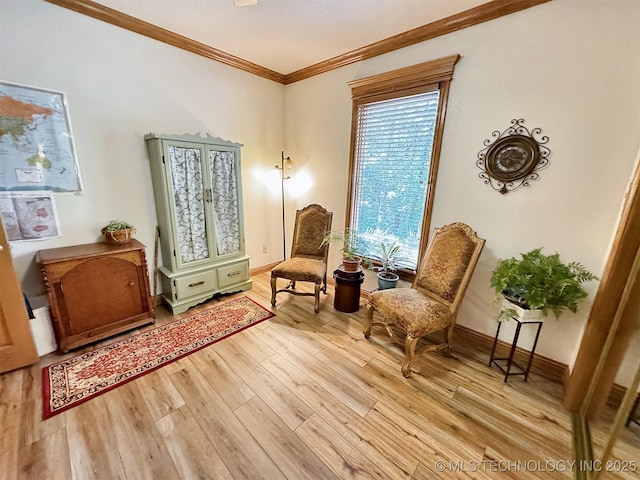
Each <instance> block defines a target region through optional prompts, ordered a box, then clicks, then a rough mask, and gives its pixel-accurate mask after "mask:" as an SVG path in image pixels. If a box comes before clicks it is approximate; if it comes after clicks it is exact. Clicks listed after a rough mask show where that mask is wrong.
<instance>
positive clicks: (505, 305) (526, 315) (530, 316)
mask: <svg viewBox="0 0 640 480" xmlns="http://www.w3.org/2000/svg"><path fill="white" fill-rule="evenodd" d="M505 310H512V311H515V312H516V313H515V314H513V315H512V316H513V317H514V318H517V319H518V320H520V321H521V322H543V321H544V314H543V313H542V310H527V309H525V308H522V307H521V306H519V305H516V304H515V303H513V302H510V301H509V300H507V299H506V298H505V299H504V302H502V311H503V312H504V311H505Z"/></svg>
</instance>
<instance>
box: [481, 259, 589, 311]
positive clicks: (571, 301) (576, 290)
mask: <svg viewBox="0 0 640 480" xmlns="http://www.w3.org/2000/svg"><path fill="white" fill-rule="evenodd" d="M520 255H521V258H520V259H517V258H515V257H512V258H508V259H506V260H499V261H498V265H497V266H496V268H495V269H494V270H493V272H492V273H491V286H492V287H493V289H494V290H495V291H496V299H500V297H501V296H502V297H504V299H505V302H506V303H503V307H502V312H501V313H500V315H499V317H498V320H506V319H508V318H510V317H512V316H513V317H517V318H521V319H524V320H532V319H534V318H535V319H541V318H542V317H544V316H546V315H547V314H548V313H549V311H551V312H553V314H554V315H555V316H556V318H558V317H560V315H561V314H562V313H563V312H564V311H565V310H571V311H572V312H574V313H575V312H576V311H577V310H578V304H579V303H580V301H581V300H582V299H584V298H585V297H586V296H587V292H586V291H585V290H584V289H583V288H582V284H583V283H585V282H588V281H591V280H598V277H596V276H595V275H593V274H592V273H591V272H589V271H588V270H587V269H586V268H584V267H583V266H582V265H581V264H580V263H578V262H571V263H568V264H565V263H563V262H562V261H561V260H560V255H559V254H558V253H554V254H553V255H545V254H543V253H542V248H536V249H533V250H531V251H530V252H527V253H522V254H520ZM536 310H537V311H538V312H536V313H533V312H534V311H536ZM521 315H524V318H523V317H521Z"/></svg>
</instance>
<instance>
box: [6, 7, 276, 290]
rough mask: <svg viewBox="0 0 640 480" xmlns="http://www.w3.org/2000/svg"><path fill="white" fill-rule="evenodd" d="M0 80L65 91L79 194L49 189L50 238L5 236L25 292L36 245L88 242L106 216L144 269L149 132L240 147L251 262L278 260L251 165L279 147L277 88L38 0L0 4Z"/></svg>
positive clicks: (272, 211)
mask: <svg viewBox="0 0 640 480" xmlns="http://www.w3.org/2000/svg"><path fill="white" fill-rule="evenodd" d="M0 79H1V80H3V81H8V82H14V83H20V84H25V85H31V86H37V87H42V88H47V89H51V90H57V91H62V92H64V93H65V94H66V97H67V102H68V107H69V113H70V117H71V126H72V129H73V134H74V137H75V144H76V150H77V155H78V162H79V167H80V171H81V175H82V179H83V183H84V191H83V192H82V194H80V195H74V194H55V201H56V204H57V207H58V214H59V217H60V220H61V224H62V225H61V227H62V228H61V229H62V233H63V236H62V238H59V239H51V240H45V241H37V242H24V243H17V242H14V243H13V244H12V254H13V258H14V264H15V266H16V270H17V272H18V275H19V277H20V278H21V280H22V284H23V288H24V290H25V293H27V295H29V296H32V295H37V294H40V293H44V286H43V284H42V280H41V278H40V273H39V271H38V269H37V267H36V265H35V263H34V257H35V253H36V252H37V251H38V250H40V249H45V248H53V247H58V246H65V245H75V244H82V243H90V242H94V241H97V240H100V228H101V227H102V226H104V225H105V224H106V223H107V222H108V221H109V220H110V219H113V218H119V219H126V220H127V221H129V222H130V223H132V224H133V225H135V226H136V227H137V229H138V233H137V235H136V237H137V238H138V239H139V240H140V241H141V242H142V243H144V244H145V245H146V246H147V260H148V263H149V264H150V265H149V266H150V268H151V264H152V263H153V251H154V249H153V246H154V236H155V226H156V219H155V205H154V199H153V192H152V185H151V174H150V170H149V161H148V157H147V152H146V147H145V143H144V140H143V137H144V135H145V134H146V133H149V132H155V133H196V132H208V133H211V134H212V135H214V136H219V137H222V138H224V139H227V140H232V141H235V142H240V143H243V144H244V145H245V147H244V148H243V150H242V162H243V163H242V170H243V179H244V185H243V187H244V198H245V217H246V220H245V221H246V226H247V235H246V244H247V251H248V253H249V254H250V255H252V256H253V258H252V260H251V267H255V266H256V265H262V264H267V263H271V262H275V261H277V260H278V259H279V258H280V252H281V235H282V234H281V228H280V220H279V218H280V216H279V214H278V212H279V208H280V207H279V206H280V196H279V195H280V194H279V190H277V191H276V192H270V191H269V190H267V188H266V187H265V185H264V184H263V183H261V182H260V181H259V178H260V175H256V172H261V171H262V170H264V169H269V171H271V170H272V169H273V165H274V164H275V163H276V161H278V160H279V158H280V151H281V149H282V148H283V146H284V126H283V125H284V123H283V118H284V117H283V115H284V113H283V111H284V86H282V85H279V84H277V83H275V82H272V81H269V80H265V79H262V78H260V77H257V76H255V75H251V74H249V73H245V72H243V71H240V70H237V69H234V68H231V67H228V66H225V65H223V64H220V63H217V62H213V61H211V60H208V59H206V58H203V57H199V56H197V55H194V54H191V53H187V52H185V51H182V50H180V49H177V48H174V47H170V46H168V45H165V44H163V43H160V42H157V41H154V40H151V39H148V38H146V37H143V36H140V35H137V34H135V33H131V32H128V31H126V30H123V29H120V28H117V27H114V26H111V25H108V24H106V23H104V22H101V21H98V20H95V19H92V18H90V17H87V16H84V15H80V14H78V13H75V12H72V11H71V10H68V9H65V8H61V7H58V6H55V5H52V4H50V3H46V2H43V1H41V0H0ZM262 245H267V246H268V252H269V253H268V254H263V253H262Z"/></svg>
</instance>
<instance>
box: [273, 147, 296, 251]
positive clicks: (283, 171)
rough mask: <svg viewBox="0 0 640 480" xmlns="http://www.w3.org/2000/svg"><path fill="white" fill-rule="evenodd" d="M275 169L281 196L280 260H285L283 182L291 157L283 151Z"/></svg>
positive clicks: (285, 239)
mask: <svg viewBox="0 0 640 480" xmlns="http://www.w3.org/2000/svg"><path fill="white" fill-rule="evenodd" d="M276 168H277V169H278V170H280V192H281V195H282V259H283V260H286V259H287V237H286V227H285V218H284V181H285V180H289V179H290V178H291V177H290V176H289V175H287V174H286V170H291V169H292V168H293V161H292V160H291V157H286V158H285V156H284V151H282V155H281V158H280V165H276Z"/></svg>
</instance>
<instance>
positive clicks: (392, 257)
mask: <svg viewBox="0 0 640 480" xmlns="http://www.w3.org/2000/svg"><path fill="white" fill-rule="evenodd" d="M399 250H400V245H398V244H397V243H396V242H393V243H391V245H387V244H386V243H384V242H380V249H379V251H378V253H377V254H376V256H375V257H374V258H373V259H374V260H375V261H376V264H375V265H373V266H372V267H371V270H374V271H376V272H378V273H377V277H378V288H379V289H380V290H386V289H388V288H395V286H396V285H397V284H398V280H399V279H400V277H399V276H398V274H397V273H394V272H395V271H396V270H397V266H396V261H397V255H398V251H399ZM378 263H379V265H378Z"/></svg>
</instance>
